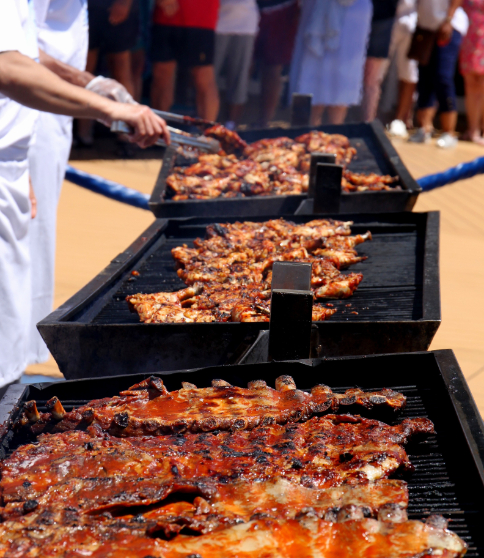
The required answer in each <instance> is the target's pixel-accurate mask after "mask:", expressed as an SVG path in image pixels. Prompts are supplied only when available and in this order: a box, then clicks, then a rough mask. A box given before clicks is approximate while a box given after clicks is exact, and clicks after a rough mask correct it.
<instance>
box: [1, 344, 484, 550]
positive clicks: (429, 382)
mask: <svg viewBox="0 0 484 558" xmlns="http://www.w3.org/2000/svg"><path fill="white" fill-rule="evenodd" d="M281 374H289V375H292V376H293V377H294V378H295V379H296V383H297V385H298V387H299V388H300V389H308V388H310V387H311V386H313V385H314V384H316V383H320V382H322V383H326V384H328V385H329V386H331V387H332V389H333V391H335V392H343V391H345V390H346V389H348V388H352V387H356V386H358V387H361V388H362V389H365V390H379V389H382V388H385V387H390V388H392V389H394V390H397V391H400V392H402V393H404V394H405V395H406V397H407V406H406V408H405V410H404V411H403V413H402V414H401V415H400V416H399V417H398V419H396V420H395V419H394V420H393V422H390V424H392V423H396V422H399V421H400V420H402V419H404V418H415V417H427V418H429V419H430V420H432V421H433V422H434V424H435V428H436V431H437V435H436V436H432V437H430V438H429V439H427V440H426V441H425V442H421V443H413V444H411V445H409V446H407V453H408V454H409V457H410V461H411V462H412V464H413V465H414V466H415V472H414V473H413V474H410V475H408V474H405V475H403V476H402V478H403V479H404V480H406V481H407V482H408V485H409V493H410V503H409V509H408V512H409V518H410V519H423V518H425V517H427V516H428V515H430V514H440V515H444V516H445V517H446V518H448V519H450V523H449V528H450V529H451V530H453V531H455V532H456V533H457V534H458V535H459V536H460V537H462V538H463V539H464V540H465V541H466V542H467V544H468V545H469V550H468V553H467V554H466V556H469V557H479V556H480V557H484V531H483V530H482V521H483V518H484V467H483V459H484V433H483V428H484V425H483V423H482V420H481V418H480V415H479V413H478V411H477V408H476V406H475V403H474V401H473V399H472V396H471V395H470V392H469V389H468V386H467V384H466V382H465V379H464V377H463V375H462V372H461V371H460V368H459V365H458V363H457V361H456V359H455V357H454V354H453V353H452V351H449V350H447V351H435V352H429V353H408V354H392V355H376V356H373V357H366V358H361V357H343V358H335V359H327V360H323V361H320V360H315V361H313V362H309V363H308V362H306V363H305V364H303V363H300V362H284V363H267V364H253V365H246V366H232V367H229V368H223V369H220V368H218V367H213V368H208V369H197V370H191V371H183V372H175V373H170V374H168V375H162V377H163V381H164V382H165V384H166V386H167V388H168V389H169V390H174V389H179V387H180V385H181V384H180V383H181V381H182V380H184V381H188V382H193V383H196V385H197V386H199V387H205V386H208V385H210V380H211V379H213V378H223V379H225V380H227V381H229V382H230V383H232V384H234V385H240V386H245V385H246V384H247V381H249V380H253V379H255V378H263V379H265V380H266V381H267V382H268V384H269V385H274V380H275V378H276V377H277V376H279V375H281ZM146 376H147V375H141V374H138V375H135V376H118V377H112V378H99V379H94V380H93V379H88V380H78V381H71V382H64V383H56V384H50V385H49V384H39V385H37V386H30V387H24V386H13V387H12V388H10V389H11V391H9V392H8V393H7V395H6V396H5V398H4V400H3V401H2V402H1V404H0V422H1V423H2V425H3V426H4V430H3V432H1V433H0V442H2V447H3V451H4V455H5V454H9V453H10V452H11V451H12V450H13V449H15V448H16V447H18V445H20V444H21V443H24V442H25V441H26V439H25V438H23V439H22V438H20V437H18V436H17V437H15V436H14V435H13V432H12V430H11V422H12V420H14V419H15V416H16V415H18V413H19V411H20V410H21V408H22V404H23V402H25V401H28V400H30V399H36V400H37V401H38V403H39V405H40V410H44V409H42V405H44V404H45V402H46V401H47V400H48V399H50V398H51V397H52V396H54V395H57V396H58V397H59V399H61V401H62V403H63V406H64V407H65V409H66V410H71V408H72V407H73V406H79V405H82V404H84V403H86V402H87V401H88V400H89V399H92V398H101V397H108V396H111V395H113V394H116V393H117V392H118V391H120V390H122V389H126V388H128V387H129V386H130V385H133V384H134V383H136V382H139V381H141V380H142V379H144V378H145V377H146ZM44 386H47V387H44ZM369 416H371V417H373V418H379V417H378V416H375V415H374V414H371V412H370V413H369Z"/></svg>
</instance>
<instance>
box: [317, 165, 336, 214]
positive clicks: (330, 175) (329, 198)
mask: <svg viewBox="0 0 484 558" xmlns="http://www.w3.org/2000/svg"><path fill="white" fill-rule="evenodd" d="M342 178H343V167H342V166H341V165H333V164H328V163H317V165H316V184H315V191H314V208H313V211H314V213H339V211H340V206H341V179H342Z"/></svg>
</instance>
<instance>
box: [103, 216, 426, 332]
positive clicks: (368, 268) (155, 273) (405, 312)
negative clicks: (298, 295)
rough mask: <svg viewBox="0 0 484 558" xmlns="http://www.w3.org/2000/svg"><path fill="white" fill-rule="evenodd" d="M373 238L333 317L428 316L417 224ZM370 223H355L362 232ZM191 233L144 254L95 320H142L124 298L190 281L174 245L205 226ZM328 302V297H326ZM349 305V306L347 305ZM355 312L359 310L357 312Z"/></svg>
mask: <svg viewBox="0 0 484 558" xmlns="http://www.w3.org/2000/svg"><path fill="white" fill-rule="evenodd" d="M367 228H368V229H370V230H371V232H372V234H373V240H372V241H369V242H365V243H364V244H361V245H360V246H359V247H358V253H359V254H360V255H362V256H367V257H368V259H367V260H365V261H363V262H360V263H358V264H356V265H354V266H351V268H350V269H349V270H348V271H347V272H355V273H358V272H361V273H363V276H364V278H363V281H362V283H361V284H360V286H359V288H358V289H357V291H356V293H355V294H354V295H353V296H352V297H351V298H350V299H346V300H335V301H333V300H332V301H329V302H330V303H331V304H333V305H334V307H335V308H336V309H337V310H338V312H337V313H336V314H335V315H334V316H333V317H332V318H331V321H358V322H362V321H368V320H384V321H395V320H398V321H411V320H418V319H421V318H422V317H423V315H422V314H423V309H422V265H421V262H422V260H423V257H422V254H423V250H424V247H423V239H422V238H421V235H419V234H418V233H417V227H416V226H415V225H414V226H410V227H406V229H409V230H406V232H395V233H388V232H383V231H382V232H380V231H379V230H378V229H379V227H378V226H376V227H373V226H372V225H371V224H370V225H369V226H368V227H367ZM360 229H361V230H362V231H363V229H366V227H364V228H362V227H357V226H355V227H353V231H354V232H355V233H356V232H360ZM194 232H195V234H194V235H193V236H190V237H183V238H168V239H166V241H164V242H160V243H159V244H158V245H157V247H156V248H155V250H153V251H152V252H151V253H150V254H149V255H148V256H147V257H145V258H144V259H143V260H142V262H140V264H139V265H137V267H136V270H137V271H138V272H139V273H140V275H139V276H138V277H136V278H135V277H131V276H128V277H126V278H125V279H124V280H123V281H122V283H121V284H120V285H119V288H118V289H117V290H116V292H114V293H113V294H112V296H111V298H110V299H109V301H108V302H107V304H105V305H104V306H103V307H102V308H101V309H100V311H99V313H98V314H97V315H95V316H94V317H93V318H92V323H94V324H111V323H123V324H124V323H130V324H135V323H139V320H138V316H137V315H136V314H132V313H130V311H129V310H128V307H127V304H126V301H125V298H126V296H128V295H131V294H135V293H154V292H160V291H165V292H172V291H176V290H179V289H181V288H183V287H184V286H185V284H184V283H183V281H182V280H181V279H180V278H179V277H178V276H177V274H176V271H175V268H174V260H173V258H172V256H171V250H172V248H174V247H175V246H179V245H181V244H187V245H188V246H192V242H193V240H194V239H195V238H196V236H197V235H198V234H200V232H201V231H200V229H199V228H197V229H195V231H194ZM321 302H325V301H321ZM348 305H349V306H348ZM353 312H357V314H354V313H353Z"/></svg>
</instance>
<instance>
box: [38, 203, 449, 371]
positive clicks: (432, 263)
mask: <svg viewBox="0 0 484 558" xmlns="http://www.w3.org/2000/svg"><path fill="white" fill-rule="evenodd" d="M342 218H343V219H345V220H346V219H348V220H354V225H353V227H352V231H353V232H354V233H364V232H366V231H367V230H371V232H372V235H373V240H372V241H371V242H366V243H364V244H362V245H360V246H359V248H358V251H359V253H361V254H363V255H367V256H368V259H367V260H366V261H364V262H361V263H360V264H357V265H355V266H353V267H352V268H351V271H355V272H356V271H361V272H362V273H363V275H364V279H363V282H362V283H361V284H360V287H359V288H358V290H357V291H356V293H355V295H354V296H353V297H351V298H349V299H346V300H341V301H330V303H331V304H334V306H335V308H337V310H338V311H337V313H336V314H335V315H334V316H332V317H331V318H330V319H329V320H327V321H326V322H318V324H317V327H318V329H319V334H320V344H321V351H322V352H321V354H322V355H327V356H331V355H343V354H344V355H349V354H374V353H381V352H399V351H409V350H410V351H417V350H426V349H427V348H428V346H429V344H430V342H431V340H432V337H433V336H434V334H435V332H436V330H437V328H438V326H439V324H440V294H439V276H438V226H439V225H438V221H439V216H438V214H437V213H421V214H417V213H403V214H387V215H379V216H377V217H375V216H371V215H345V216H343V217H342ZM291 219H292V220H293V221H296V222H307V221H310V220H311V219H312V217H309V216H308V217H303V216H298V217H294V218H291ZM228 220H230V219H228ZM232 220H233V219H232ZM256 220H264V219H263V218H258V219H256ZM210 222H212V221H211V220H208V219H188V220H182V221H175V220H174V221H168V222H166V221H162V220H159V221H157V222H156V223H155V224H154V225H153V226H152V227H150V229H148V230H147V231H146V232H145V233H143V235H142V236H141V237H140V238H139V239H138V240H137V241H136V242H135V243H134V244H133V245H132V246H131V247H130V248H129V249H128V250H127V251H126V252H124V253H123V254H120V255H119V256H118V257H117V258H116V259H115V260H113V263H112V264H111V266H109V267H108V268H107V269H106V270H105V271H103V272H102V273H101V274H100V275H99V276H98V277H96V278H95V279H94V280H93V281H92V282H91V283H89V284H88V285H87V286H86V287H84V289H82V290H81V291H79V293H77V294H76V295H75V296H74V297H73V298H71V299H70V300H69V301H68V302H67V303H65V304H64V305H63V306H61V307H60V308H59V309H58V310H56V311H55V312H53V313H52V314H51V315H50V316H48V317H47V318H45V319H44V320H42V321H41V322H40V323H39V324H38V327H39V331H40V332H41V334H42V336H43V337H44V339H45V341H46V342H47V345H48V347H49V349H50V351H51V353H52V354H53V355H54V358H55V359H56V361H57V363H58V364H59V367H60V369H61V371H62V372H63V373H64V374H65V375H66V377H67V378H79V377H82V376H83V374H85V371H86V370H88V371H89V374H90V375H95V376H96V375H99V376H101V375H106V374H120V373H135V372H145V371H146V372H151V371H156V370H175V369H180V368H189V367H194V366H210V365H217V364H226V363H232V362H234V361H235V360H236V359H237V356H238V354H240V351H243V350H244V348H245V346H246V345H247V343H250V342H251V341H252V340H253V339H254V338H255V336H257V334H258V333H259V332H260V331H261V329H267V327H268V324H263V323H213V324H140V323H139V319H138V316H137V315H136V314H131V313H130V312H129V309H128V305H127V303H126V301H125V297H126V296H127V295H129V294H133V293H137V292H142V293H152V292H159V291H174V290H178V289H180V288H182V287H183V286H184V283H183V282H182V281H181V280H180V279H179V278H178V276H177V274H176V272H175V268H174V261H173V258H172V256H171V253H170V251H171V249H172V248H173V247H174V246H177V245H180V244H183V243H186V244H188V245H191V242H192V241H193V240H194V239H195V238H196V237H203V236H204V234H205V227H206V225H207V224H209V223H210ZM132 270H136V271H138V272H139V276H137V277H134V276H132V275H131V271H132ZM288 319H289V318H288ZM314 356H317V355H314Z"/></svg>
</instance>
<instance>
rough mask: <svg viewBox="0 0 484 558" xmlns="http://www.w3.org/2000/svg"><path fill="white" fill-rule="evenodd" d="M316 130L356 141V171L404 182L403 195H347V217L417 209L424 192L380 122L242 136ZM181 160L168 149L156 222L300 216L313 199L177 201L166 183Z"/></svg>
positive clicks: (156, 197)
mask: <svg viewBox="0 0 484 558" xmlns="http://www.w3.org/2000/svg"><path fill="white" fill-rule="evenodd" d="M314 129H316V130H323V131H324V132H328V133H331V134H343V135H345V136H347V137H348V138H350V141H351V145H352V146H353V147H356V148H357V150H358V155H357V156H356V158H355V159H354V160H353V161H352V162H351V163H350V165H349V169H350V170H352V171H355V172H376V173H380V174H390V175H392V176H398V177H399V182H398V184H399V185H400V186H401V188H402V191H398V190H395V191H388V192H359V193H350V194H345V193H343V194H342V196H341V206H340V212H341V213H379V212H392V211H411V210H412V208H413V206H414V205H415V202H416V201H417V197H418V194H419V193H420V192H421V189H420V186H419V185H418V184H417V182H416V181H415V180H414V179H413V178H412V176H411V174H410V173H409V172H408V170H407V168H406V166H405V165H404V164H403V162H402V160H401V159H400V157H399V155H398V153H397V152H396V151H395V149H394V147H393V145H392V144H391V142H390V140H389V139H388V138H387V137H386V135H385V131H384V129H383V126H382V125H381V123H380V122H379V121H375V122H372V123H370V124H343V125H338V126H319V127H318V128H309V127H303V128H266V129H262V130H251V131H247V132H241V133H240V136H241V137H242V138H243V139H245V140H246V141H247V142H248V143H252V142H254V141H257V140H260V139H263V138H277V137H280V136H288V137H290V138H296V137H297V136H300V135H301V134H305V133H307V132H309V131H310V130H314ZM175 160H176V152H175V150H174V149H173V148H169V149H167V150H166V151H165V154H164V157H163V165H162V167H161V171H160V174H159V175H158V178H157V181H156V184H155V187H154V190H153V193H152V195H151V198H150V201H149V206H150V209H151V211H152V212H153V213H154V214H155V216H156V217H168V218H176V217H200V216H207V217H209V216H210V217H218V216H222V215H223V216H234V217H238V216H244V217H249V216H260V215H283V214H284V215H290V214H293V213H295V212H296V211H297V209H298V208H299V206H300V205H301V203H303V202H304V201H305V200H306V199H307V197H306V196H305V195H298V196H264V197H250V198H217V199H213V200H185V201H173V200H170V199H168V197H167V191H166V179H167V177H168V176H169V175H170V174H171V172H172V169H173V167H174V166H175ZM305 212H306V211H305Z"/></svg>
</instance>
